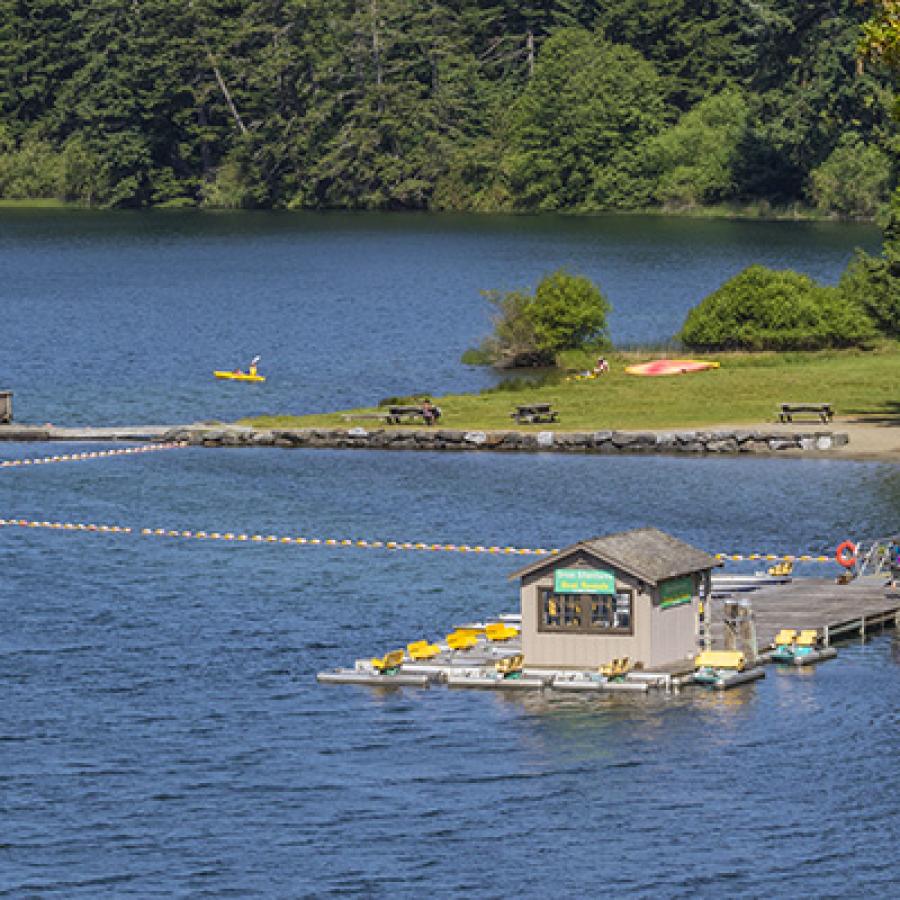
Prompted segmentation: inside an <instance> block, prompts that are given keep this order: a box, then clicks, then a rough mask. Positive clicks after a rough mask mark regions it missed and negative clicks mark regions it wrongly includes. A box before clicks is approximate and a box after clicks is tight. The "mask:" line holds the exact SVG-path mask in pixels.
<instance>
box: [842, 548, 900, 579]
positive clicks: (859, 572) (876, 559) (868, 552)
mask: <svg viewBox="0 0 900 900" xmlns="http://www.w3.org/2000/svg"><path fill="white" fill-rule="evenodd" d="M892 546H893V539H892V538H876V539H875V540H869V541H859V542H858V543H857V545H856V564H855V565H854V566H853V569H852V574H853V577H854V578H860V577H862V576H863V575H882V574H886V573H887V572H888V571H889V570H890V568H891V547H892ZM894 552H896V551H894Z"/></svg>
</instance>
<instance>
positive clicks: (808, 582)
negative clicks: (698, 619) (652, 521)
mask: <svg viewBox="0 0 900 900" xmlns="http://www.w3.org/2000/svg"><path fill="white" fill-rule="evenodd" d="M885 581H886V579H885V577H884V576H883V575H878V576H866V577H863V578H857V579H856V580H855V581H851V582H850V583H849V584H837V583H836V582H835V581H833V580H830V579H826V578H795V579H794V580H793V581H791V582H790V583H789V584H778V585H769V586H766V587H761V588H760V589H759V590H757V591H754V592H753V593H752V594H751V595H749V598H748V599H749V602H750V604H751V606H752V608H753V616H754V619H755V622H756V637H757V643H758V647H759V652H760V653H762V652H764V651H766V650H768V649H769V648H770V647H771V646H772V642H773V640H774V638H775V635H776V634H778V632H779V631H780V630H781V629H782V628H794V629H796V630H798V631H801V630H803V629H816V631H818V632H819V637H820V639H821V641H822V643H823V644H824V645H825V646H826V647H827V646H829V645H830V644H831V643H832V642H833V641H835V640H838V639H842V638H848V637H857V636H858V637H860V638H865V637H867V636H869V635H870V634H873V633H880V632H882V631H884V629H885V628H893V627H895V626H896V625H897V624H898V618H900V590H893V591H892V590H890V589H888V588H887V587H886V585H885ZM722 611H723V604H722V603H720V602H715V601H714V602H713V604H712V622H711V631H712V645H713V647H714V648H718V647H723V646H724V640H725V628H724V623H723V618H722Z"/></svg>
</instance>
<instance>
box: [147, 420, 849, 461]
mask: <svg viewBox="0 0 900 900" xmlns="http://www.w3.org/2000/svg"><path fill="white" fill-rule="evenodd" d="M162 440H165V441H187V442H188V443H189V444H192V445H194V446H203V447H285V448H289V447H290V448H293V447H297V448H326V447H328V448H356V449H361V450H432V451H440V450H450V451H478V450H490V451H494V452H514V453H538V452H555V453H625V454H634V453H675V454H681V453H687V454H697V455H700V454H721V453H726V454H729V453H730V454H740V453H761V454H771V453H781V452H793V453H804V452H813V453H823V452H827V451H829V450H832V449H833V448H835V447H839V446H842V445H843V444H846V443H847V440H848V438H847V435H846V434H842V433H840V432H832V431H797V432H785V431H774V430H773V431H764V430H763V431H753V430H729V431H666V432H656V431H453V430H449V429H446V428H419V429H408V428H376V429H371V430H370V429H366V428H347V429H341V428H300V429H272V430H256V429H252V428H242V427H240V426H217V427H209V426H202V427H201V426H186V427H181V428H173V429H171V430H169V431H168V432H166V434H165V435H163V437H162Z"/></svg>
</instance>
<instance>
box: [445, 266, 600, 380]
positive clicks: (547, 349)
mask: <svg viewBox="0 0 900 900" xmlns="http://www.w3.org/2000/svg"><path fill="white" fill-rule="evenodd" d="M484 296H485V297H487V299H488V300H489V301H490V303H491V304H492V305H493V306H494V309H495V313H494V315H493V317H492V319H493V323H494V333H493V334H492V335H491V336H490V337H488V338H485V340H484V341H482V343H481V346H480V347H479V348H477V349H475V350H467V351H466V352H465V353H464V354H463V358H462V361H463V362H464V363H468V364H470V365H494V366H497V367H498V368H524V367H527V366H553V365H555V364H556V357H557V354H559V353H561V352H563V351H566V350H583V349H591V348H595V349H603V348H606V347H609V346H610V343H609V335H608V333H607V324H606V316H607V314H608V313H609V311H610V309H611V308H612V307H611V306H610V304H609V301H608V300H607V299H606V298H605V297H604V296H603V294H602V293H601V291H600V289H599V288H598V287H597V286H596V285H595V284H594V283H593V282H592V281H591V280H590V279H588V278H585V277H584V276H583V275H570V274H569V273H568V272H566V271H564V270H562V269H560V270H558V271H556V272H554V273H552V274H551V275H546V276H545V277H544V278H542V279H541V281H540V283H539V284H538V286H537V288H536V290H535V292H534V294H533V295H532V294H528V293H525V292H524V291H506V292H501V291H485V292H484Z"/></svg>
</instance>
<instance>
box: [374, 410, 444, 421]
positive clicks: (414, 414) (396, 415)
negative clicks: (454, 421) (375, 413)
mask: <svg viewBox="0 0 900 900" xmlns="http://www.w3.org/2000/svg"><path fill="white" fill-rule="evenodd" d="M432 410H433V411H434V415H433V416H432V422H437V420H438V419H439V418H440V417H441V410H440V407H438V406H433V407H432ZM420 420H421V421H422V422H425V421H427V420H426V418H425V411H424V410H423V409H422V407H421V406H389V407H388V411H387V416H386V418H385V421H386V422H387V423H388V425H391V424H393V425H399V424H400V423H401V422H416V421H420Z"/></svg>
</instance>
